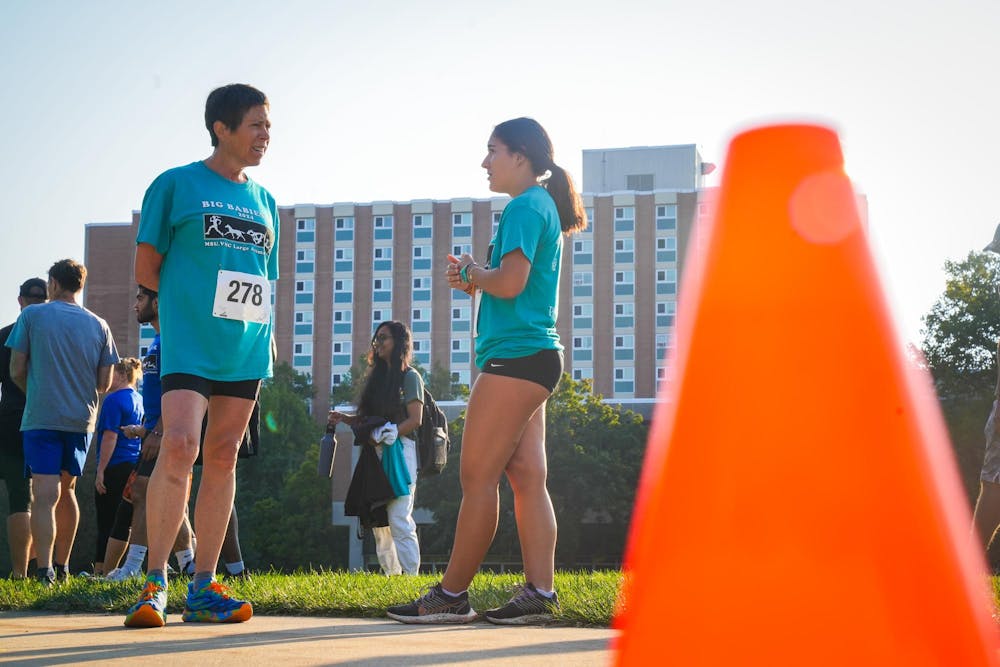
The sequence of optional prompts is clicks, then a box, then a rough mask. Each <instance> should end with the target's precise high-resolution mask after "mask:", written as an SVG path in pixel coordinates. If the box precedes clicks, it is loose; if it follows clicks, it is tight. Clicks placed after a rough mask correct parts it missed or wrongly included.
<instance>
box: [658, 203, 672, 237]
mask: <svg viewBox="0 0 1000 667" xmlns="http://www.w3.org/2000/svg"><path fill="white" fill-rule="evenodd" d="M675 229H677V204H663V205H661V206H657V207H656V231H658V232H669V231H673V230H675Z"/></svg>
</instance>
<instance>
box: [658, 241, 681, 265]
mask: <svg viewBox="0 0 1000 667" xmlns="http://www.w3.org/2000/svg"><path fill="white" fill-rule="evenodd" d="M656 261H657V262H676V261H677V237H676V236H662V237H660V238H658V239H656Z"/></svg>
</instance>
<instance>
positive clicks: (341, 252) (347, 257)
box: [333, 248, 354, 272]
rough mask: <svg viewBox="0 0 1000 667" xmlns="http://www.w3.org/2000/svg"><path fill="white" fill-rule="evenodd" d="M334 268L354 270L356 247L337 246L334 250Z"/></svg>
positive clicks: (336, 269) (347, 270)
mask: <svg viewBox="0 0 1000 667" xmlns="http://www.w3.org/2000/svg"><path fill="white" fill-rule="evenodd" d="M333 270H334V271H342V272H353V271H354V248H336V249H334V251H333Z"/></svg>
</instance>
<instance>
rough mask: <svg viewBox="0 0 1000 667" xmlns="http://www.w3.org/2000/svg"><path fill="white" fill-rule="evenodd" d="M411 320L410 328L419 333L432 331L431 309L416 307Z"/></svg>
mask: <svg viewBox="0 0 1000 667" xmlns="http://www.w3.org/2000/svg"><path fill="white" fill-rule="evenodd" d="M412 315H413V317H412V319H411V321H410V328H411V329H413V331H415V332H419V333H430V331H431V322H430V320H431V309H430V308H414V309H413V312H412Z"/></svg>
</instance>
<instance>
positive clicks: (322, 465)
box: [316, 424, 337, 478]
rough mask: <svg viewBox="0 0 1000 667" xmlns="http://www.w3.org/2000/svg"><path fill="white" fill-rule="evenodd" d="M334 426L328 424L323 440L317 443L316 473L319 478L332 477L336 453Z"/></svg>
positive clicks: (335, 427)
mask: <svg viewBox="0 0 1000 667" xmlns="http://www.w3.org/2000/svg"><path fill="white" fill-rule="evenodd" d="M336 429H337V425H336V424H328V425H327V427H326V433H324V434H323V439H322V440H320V441H319V466H318V467H317V470H316V472H317V473H319V476H320V477H328V478H332V477H333V457H334V455H336V453H337V436H336V435H334V431H336Z"/></svg>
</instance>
